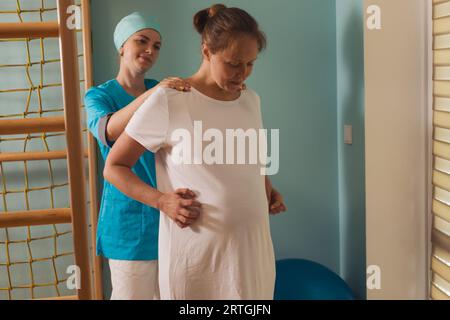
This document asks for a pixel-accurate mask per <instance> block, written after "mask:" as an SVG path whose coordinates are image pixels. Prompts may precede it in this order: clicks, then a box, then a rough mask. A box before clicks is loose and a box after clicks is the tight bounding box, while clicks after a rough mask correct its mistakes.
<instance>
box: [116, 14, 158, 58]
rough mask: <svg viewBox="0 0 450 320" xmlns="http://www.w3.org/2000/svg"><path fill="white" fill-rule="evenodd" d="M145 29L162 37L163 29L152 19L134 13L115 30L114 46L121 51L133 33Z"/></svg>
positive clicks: (123, 19)
mask: <svg viewBox="0 0 450 320" xmlns="http://www.w3.org/2000/svg"><path fill="white" fill-rule="evenodd" d="M143 29H153V30H155V31H157V32H158V33H159V34H160V35H161V31H160V30H161V27H160V26H159V24H158V23H157V22H156V21H155V19H154V18H152V17H149V16H144V15H143V14H141V13H139V12H133V13H132V14H129V15H128V16H126V17H124V18H122V20H120V21H119V23H118V24H117V26H116V29H115V30H114V44H115V45H116V49H117V51H119V49H120V48H121V47H122V46H123V44H124V43H125V41H127V40H128V38H129V37H131V35H132V34H133V33H136V32H138V31H140V30H143Z"/></svg>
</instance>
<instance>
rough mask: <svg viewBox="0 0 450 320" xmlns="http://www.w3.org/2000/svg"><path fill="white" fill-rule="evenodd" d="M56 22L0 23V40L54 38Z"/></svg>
mask: <svg viewBox="0 0 450 320" xmlns="http://www.w3.org/2000/svg"><path fill="white" fill-rule="evenodd" d="M56 37H59V26H58V23H57V22H6V23H0V38H2V39H14V38H56Z"/></svg>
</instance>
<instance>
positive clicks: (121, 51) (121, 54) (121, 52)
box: [119, 46, 123, 57]
mask: <svg viewBox="0 0 450 320" xmlns="http://www.w3.org/2000/svg"><path fill="white" fill-rule="evenodd" d="M119 55H120V56H121V57H123V46H122V47H120V48H119Z"/></svg>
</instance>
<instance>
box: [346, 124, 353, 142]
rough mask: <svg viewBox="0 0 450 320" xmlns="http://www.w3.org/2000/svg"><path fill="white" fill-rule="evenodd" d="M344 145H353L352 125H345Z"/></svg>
mask: <svg viewBox="0 0 450 320" xmlns="http://www.w3.org/2000/svg"><path fill="white" fill-rule="evenodd" d="M344 143H345V144H352V143H353V139H352V126H350V125H345V126H344Z"/></svg>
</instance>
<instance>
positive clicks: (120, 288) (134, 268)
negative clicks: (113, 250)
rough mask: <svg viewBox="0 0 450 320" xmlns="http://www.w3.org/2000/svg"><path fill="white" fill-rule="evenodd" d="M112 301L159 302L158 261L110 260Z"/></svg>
mask: <svg viewBox="0 0 450 320" xmlns="http://www.w3.org/2000/svg"><path fill="white" fill-rule="evenodd" d="M109 268H110V270H111V284H112V295H111V300H159V285H158V261H157V260H152V261H128V260H113V259H109Z"/></svg>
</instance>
